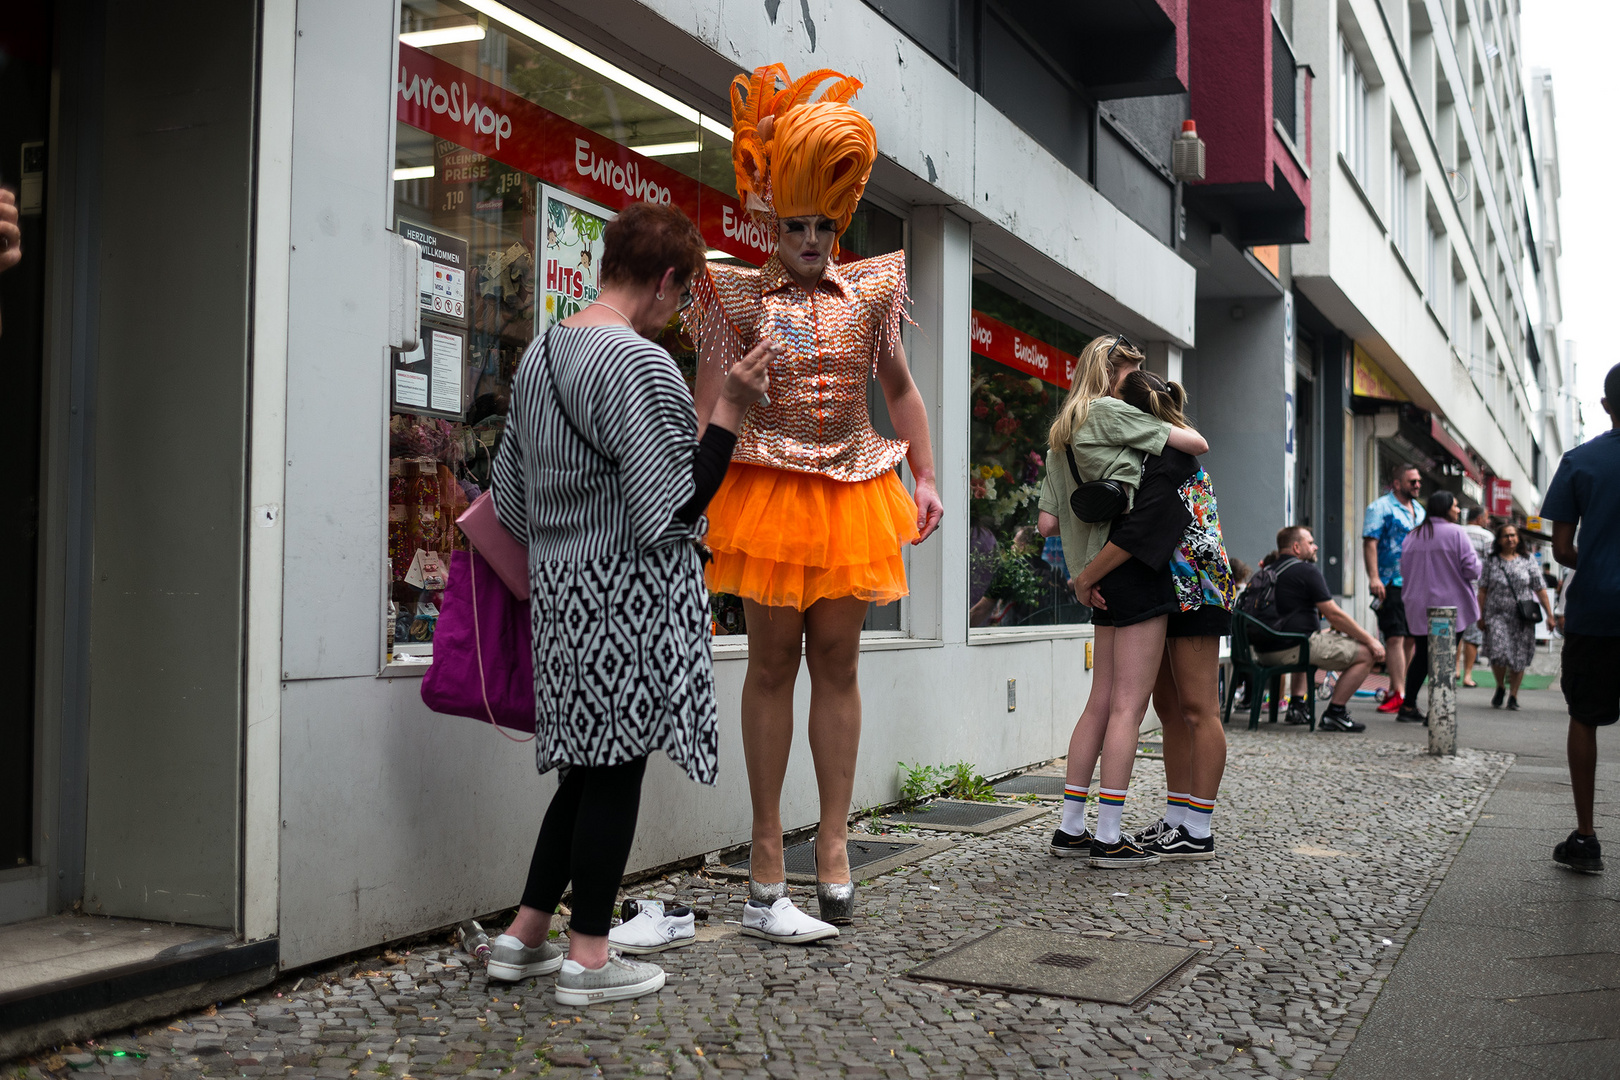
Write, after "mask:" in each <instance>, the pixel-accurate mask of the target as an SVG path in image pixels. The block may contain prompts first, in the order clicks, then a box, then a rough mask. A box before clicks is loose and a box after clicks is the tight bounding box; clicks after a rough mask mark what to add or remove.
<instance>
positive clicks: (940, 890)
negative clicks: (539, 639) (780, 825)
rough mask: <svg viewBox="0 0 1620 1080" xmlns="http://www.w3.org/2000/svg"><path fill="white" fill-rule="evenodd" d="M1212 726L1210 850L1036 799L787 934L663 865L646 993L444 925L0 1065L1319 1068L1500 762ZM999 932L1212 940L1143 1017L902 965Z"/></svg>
mask: <svg viewBox="0 0 1620 1080" xmlns="http://www.w3.org/2000/svg"><path fill="white" fill-rule="evenodd" d="M1229 737H1230V740H1231V761H1230V765H1229V767H1228V770H1227V779H1226V782H1225V784H1224V786H1223V789H1222V792H1221V802H1220V805H1219V806H1218V807H1217V810H1216V817H1215V826H1216V838H1217V841H1218V843H1219V850H1220V857H1219V859H1218V860H1217V861H1215V862H1210V863H1178V864H1166V865H1161V866H1157V867H1150V868H1146V869H1139V870H1134V871H1100V870H1091V869H1088V868H1086V867H1085V866H1084V864H1083V860H1057V859H1053V858H1050V857H1049V856H1048V855H1047V853H1046V843H1047V839H1048V837H1049V836H1050V833H1051V830H1052V828H1053V827H1055V825H1056V822H1057V815H1056V813H1055V810H1054V812H1053V813H1051V814H1048V815H1047V816H1046V817H1045V818H1043V819H1040V820H1037V821H1035V822H1033V823H1031V824H1027V825H1024V826H1020V827H1015V828H1013V829H1009V830H1006V831H1003V832H1000V833H996V834H992V835H989V836H983V837H975V836H964V837H962V838H961V839H960V840H959V842H958V843H957V844H956V846H954V847H953V848H952V849H951V850H949V851H948V852H946V853H944V854H942V855H938V856H935V857H933V858H931V859H928V860H926V861H924V862H922V863H920V864H917V865H915V866H912V867H905V868H902V869H901V870H900V871H898V872H896V873H893V874H889V875H886V876H884V877H881V878H879V879H877V880H875V881H873V882H871V883H870V884H869V885H867V886H866V887H865V888H864V889H863V890H862V891H861V906H862V911H863V917H862V918H861V919H860V921H859V923H858V925H856V926H855V927H852V928H849V929H846V931H845V933H844V935H843V936H841V937H839V938H837V939H835V940H833V941H832V942H829V943H827V944H826V945H824V946H816V947H808V948H806V947H797V948H796V947H791V946H777V945H770V944H767V943H764V942H760V941H757V940H755V939H752V938H745V937H741V936H739V935H737V933H736V929H737V924H736V920H737V919H738V918H739V917H740V904H741V901H742V898H743V896H744V892H743V890H742V889H740V888H739V887H738V885H737V883H735V882H732V881H729V880H726V879H721V878H714V877H709V876H706V875H703V874H691V875H685V876H678V877H671V878H667V879H663V880H661V881H658V882H649V883H644V884H643V885H641V886H638V887H636V888H634V889H632V890H631V892H632V893H633V894H634V895H649V894H660V895H664V896H666V897H670V898H675V899H679V900H681V901H683V902H688V903H693V904H697V905H702V906H706V907H708V909H709V910H710V913H711V914H710V918H709V922H708V925H707V926H706V927H705V928H704V929H703V930H702V931H701V932H700V938H702V939H703V940H700V942H699V943H698V944H697V945H695V946H693V947H691V948H688V949H684V950H679V951H676V952H673V953H666V954H663V956H662V957H661V958H660V962H662V963H663V964H664V965H665V967H666V970H667V971H668V972H669V983H668V986H667V987H666V989H665V990H664V991H663V992H662V993H660V994H658V995H656V996H654V997H651V998H644V999H642V1000H640V1001H635V1002H627V1003H622V1004H618V1005H612V1006H602V1007H596V1008H590V1009H586V1010H574V1009H559V1008H558V1007H557V1006H556V1005H555V1003H554V1002H553V1001H552V998H551V993H550V983H551V981H552V980H551V979H550V978H544V979H538V980H531V981H530V982H528V983H526V984H523V985H520V986H516V987H510V986H506V985H504V984H499V983H497V984H495V985H494V986H493V987H492V986H490V984H489V983H488V982H487V980H486V978H485V976H484V974H483V972H482V971H481V970H476V969H474V968H473V967H471V966H469V965H466V964H463V963H462V960H461V958H459V956H458V954H456V953H454V952H453V951H452V950H451V949H450V948H449V947H448V946H446V945H444V944H443V943H442V941H441V942H435V943H429V944H426V945H419V946H417V947H415V948H413V949H412V950H411V951H409V952H408V953H404V954H398V953H393V952H387V953H383V954H381V955H379V956H376V957H373V958H369V959H367V960H364V961H361V962H360V963H359V964H358V965H356V964H354V963H352V962H351V963H347V964H344V965H341V966H337V967H333V968H330V969H327V970H324V971H306V972H303V973H296V972H295V973H292V974H291V976H290V977H288V978H286V979H284V980H282V981H281V982H278V983H277V984H276V985H275V986H273V987H271V988H269V989H267V990H265V991H263V992H261V993H259V994H256V995H254V996H252V997H250V998H248V999H246V1000H244V1001H239V1002H231V1003H222V1004H221V1005H219V1006H218V1007H217V1008H215V1009H210V1010H208V1011H207V1012H206V1013H197V1014H193V1015H189V1016H186V1017H183V1018H179V1019H176V1020H174V1021H173V1022H171V1023H170V1024H168V1025H159V1026H157V1027H155V1028H150V1029H148V1028H143V1029H141V1030H139V1031H138V1032H125V1033H120V1034H117V1035H112V1036H108V1037H107V1038H106V1039H104V1040H102V1041H101V1042H100V1044H99V1048H101V1049H105V1048H108V1047H119V1048H123V1049H126V1050H139V1051H141V1052H143V1053H144V1054H145V1055H146V1056H145V1057H144V1058H137V1057H134V1056H127V1057H122V1058H112V1057H108V1056H106V1055H105V1054H102V1055H99V1056H98V1055H94V1054H92V1053H89V1051H92V1050H94V1049H96V1048H97V1047H88V1046H85V1047H66V1048H63V1051H62V1052H61V1053H59V1054H56V1055H47V1056H44V1057H42V1058H38V1059H35V1060H34V1061H33V1062H32V1063H30V1064H27V1065H22V1066H15V1065H14V1066H10V1067H7V1068H6V1069H4V1070H0V1077H5V1078H9V1077H13V1076H16V1077H27V1078H29V1080H33V1078H38V1077H41V1076H44V1075H51V1076H54V1077H58V1078H63V1077H66V1076H69V1075H82V1074H88V1075H98V1074H102V1075H109V1076H132V1077H134V1076H138V1077H141V1078H142V1080H148V1078H151V1080H155V1078H157V1077H171V1076H177V1077H193V1076H198V1075H202V1076H221V1077H223V1076H237V1075H240V1076H268V1077H288V1078H293V1080H304V1078H308V1077H320V1078H332V1080H346V1078H348V1077H354V1076H358V1077H360V1078H361V1080H376V1078H379V1077H395V1078H401V1077H406V1076H411V1077H421V1078H427V1077H434V1076H463V1075H464V1076H467V1077H472V1078H474V1080H494V1078H496V1077H498V1076H503V1075H506V1074H509V1073H513V1072H516V1073H517V1074H520V1075H533V1074H540V1075H547V1076H555V1077H563V1076H568V1077H573V1076H598V1075H600V1076H608V1077H620V1076H666V1075H672V1076H676V1077H694V1076H706V1077H728V1078H735V1077H821V1076H848V1077H880V1076H881V1077H902V1076H904V1077H922V1076H929V1077H934V1076H941V1077H957V1076H962V1077H979V1076H982V1077H991V1076H994V1077H1024V1076H1063V1075H1074V1076H1098V1077H1108V1076H1121V1077H1123V1076H1153V1077H1194V1076H1197V1077H1215V1076H1222V1077H1224V1076H1254V1075H1270V1076H1303V1075H1323V1074H1325V1073H1327V1072H1329V1071H1331V1070H1332V1068H1333V1066H1334V1064H1335V1063H1336V1062H1337V1061H1338V1059H1339V1057H1340V1056H1341V1054H1342V1053H1343V1051H1344V1049H1345V1047H1346V1046H1348V1044H1349V1040H1350V1039H1351V1038H1352V1037H1353V1035H1354V1033H1355V1029H1356V1027H1357V1025H1358V1024H1359V1023H1360V1021H1361V1019H1362V1018H1363V1017H1364V1016H1365V1015H1366V1013H1367V1010H1368V1009H1369V1007H1370V1006H1371V1004H1372V1001H1373V998H1374V997H1375V996H1376V995H1377V993H1378V991H1379V988H1380V987H1381V985H1382V983H1383V980H1384V978H1385V977H1386V976H1387V975H1388V973H1389V971H1390V969H1391V967H1392V966H1393V964H1394V962H1395V959H1396V957H1397V955H1398V954H1399V952H1400V949H1401V946H1402V945H1403V944H1404V942H1405V940H1406V937H1407V935H1408V934H1409V933H1410V931H1411V929H1412V928H1413V927H1414V926H1415V925H1416V922H1417V918H1418V916H1419V914H1420V913H1421V911H1422V909H1423V906H1424V904H1425V903H1426V902H1427V900H1428V898H1429V896H1430V895H1431V893H1432V891H1433V889H1434V888H1435V886H1436V885H1437V884H1438V882H1439V880H1440V878H1441V877H1442V876H1443V875H1444V873H1445V871H1446V869H1447V867H1448V866H1449V865H1450V863H1451V860H1452V858H1453V856H1454V855H1455V853H1456V850H1457V848H1458V847H1459V846H1460V844H1461V841H1462V838H1463V836H1464V834H1465V833H1466V832H1467V830H1468V829H1469V827H1470V826H1471V825H1472V823H1473V820H1474V817H1475V815H1477V813H1478V812H1479V808H1480V807H1481V805H1482V804H1483V801H1484V799H1485V797H1486V796H1487V795H1488V794H1489V793H1490V791H1491V790H1492V789H1493V788H1494V786H1495V784H1496V782H1497V780H1498V779H1500V777H1501V775H1502V772H1503V771H1504V769H1505V768H1506V766H1507V763H1508V761H1509V760H1510V759H1509V757H1508V756H1507V755H1502V754H1491V753H1485V752H1479V751H1471V750H1465V751H1463V752H1461V753H1460V754H1459V755H1458V756H1457V757H1456V758H1455V759H1451V760H1444V759H1441V760H1437V759H1432V758H1429V757H1428V756H1427V755H1425V754H1424V753H1422V751H1421V749H1420V748H1417V747H1412V746H1397V745H1393V744H1389V743H1380V742H1375V741H1372V740H1370V739H1366V738H1359V737H1353V736H1341V735H1326V734H1324V735H1315V736H1312V735H1308V734H1305V733H1303V732H1281V731H1277V730H1276V729H1272V730H1268V731H1264V732H1261V733H1258V734H1249V733H1246V732H1233V733H1232V734H1231V735H1230V736H1229ZM1138 764H1139V768H1138V770H1137V775H1136V784H1135V785H1133V790H1132V797H1131V802H1130V804H1129V805H1128V806H1127V814H1126V822H1127V827H1130V826H1132V825H1133V824H1134V825H1135V826H1137V827H1140V826H1143V825H1146V824H1147V823H1148V822H1150V821H1151V820H1153V818H1155V817H1157V815H1158V811H1159V808H1160V806H1159V804H1157V803H1155V802H1151V801H1150V795H1149V793H1159V792H1162V791H1163V772H1162V768H1161V767H1160V766H1159V765H1158V764H1157V763H1155V762H1151V761H1140V762H1139V763H1138ZM1138 793H1141V794H1140V796H1139V794H1138ZM1077 864H1078V865H1077ZM807 891H808V890H801V892H807ZM809 908H810V910H812V911H813V910H814V905H813V899H811V902H810V904H809ZM997 926H1024V927H1037V928H1038V927H1046V928H1050V929H1053V930H1063V931H1070V932H1080V933H1089V934H1101V935H1109V936H1115V935H1117V936H1118V937H1119V938H1122V939H1135V940H1146V941H1154V942H1159V943H1163V944H1176V945H1195V946H1198V947H1200V948H1203V949H1205V950H1207V954H1206V955H1205V956H1204V957H1202V958H1201V962H1200V963H1198V964H1197V965H1196V966H1194V967H1192V968H1190V969H1189V970H1187V971H1186V972H1185V973H1184V974H1183V975H1182V976H1181V977H1180V979H1179V980H1178V981H1176V982H1173V983H1172V984H1170V985H1169V986H1167V987H1165V988H1163V989H1161V990H1160V992H1159V993H1158V994H1157V995H1156V996H1155V997H1154V998H1153V999H1152V1000H1150V1001H1149V1002H1148V1003H1147V1004H1146V1005H1144V1006H1143V1007H1141V1008H1140V1009H1137V1010H1132V1009H1129V1008H1124V1007H1118V1006H1105V1005H1096V1004H1089V1003H1082V1002H1074V1001H1067V1000H1062V999H1056V998H1038V997H1030V996H1023V995H1008V994H1001V993H994V992H989V991H986V992H976V991H973V990H965V989H961V988H952V987H947V986H942V985H939V984H934V983H919V982H915V981H912V980H910V979H908V978H907V977H906V976H905V972H906V971H907V970H908V969H910V968H911V967H913V966H914V965H916V964H917V963H919V962H921V961H923V960H926V959H929V958H930V957H932V956H934V955H935V954H936V953H937V952H938V951H939V950H941V949H943V948H945V947H947V946H950V945H953V944H956V943H959V942H962V941H964V940H967V939H971V938H974V937H977V936H979V935H981V934H983V933H985V932H986V931H989V930H991V929H994V928H995V927H997Z"/></svg>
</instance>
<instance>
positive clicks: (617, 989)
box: [557, 953, 664, 1005]
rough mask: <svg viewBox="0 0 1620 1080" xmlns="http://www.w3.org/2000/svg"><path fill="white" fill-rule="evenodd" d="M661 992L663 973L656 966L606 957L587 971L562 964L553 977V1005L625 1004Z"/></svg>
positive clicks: (570, 964)
mask: <svg viewBox="0 0 1620 1080" xmlns="http://www.w3.org/2000/svg"><path fill="white" fill-rule="evenodd" d="M663 988H664V969H663V968H661V967H659V966H658V965H657V964H646V963H642V962H641V961H639V960H626V959H625V958H624V957H622V956H617V955H615V954H613V953H608V959H607V963H605V964H603V965H602V966H601V967H599V968H588V967H585V966H584V965H582V964H578V963H575V962H574V961H573V960H564V961H563V964H562V971H561V972H559V973H558V975H557V1004H559V1005H595V1004H597V1003H599V1002H603V1001H628V1000H629V999H630V998H638V997H641V996H642V995H643V994H651V993H655V992H656V991H659V990H662V989H663Z"/></svg>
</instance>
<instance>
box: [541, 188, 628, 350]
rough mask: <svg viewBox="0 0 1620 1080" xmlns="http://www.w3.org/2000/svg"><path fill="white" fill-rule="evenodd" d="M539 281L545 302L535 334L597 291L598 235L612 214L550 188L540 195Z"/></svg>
mask: <svg viewBox="0 0 1620 1080" xmlns="http://www.w3.org/2000/svg"><path fill="white" fill-rule="evenodd" d="M540 204H541V210H540V220H539V230H540V235H539V236H538V237H537V238H536V242H535V248H536V250H537V251H539V252H540V281H541V285H542V290H543V292H544V293H545V297H546V302H545V305H544V307H543V308H539V309H537V314H538V317H539V318H540V319H541V323H540V326H539V328H538V329H539V331H540V332H542V333H543V332H544V331H545V330H547V329H548V328H549V327H551V326H552V325H553V324H554V323H556V322H557V321H559V320H561V319H566V318H568V316H570V315H572V314H574V313H575V312H577V311H579V310H580V309H582V308H584V307H585V306H587V305H588V304H590V303H591V302H592V301H594V300H595V299H596V296H597V293H598V292H599V291H600V282H601V266H602V231H603V230H604V229H606V228H607V223H608V222H609V221H612V220H613V218H614V216H615V215H614V213H613V211H611V210H609V209H607V208H606V207H604V206H599V205H598V204H596V203H593V202H590V201H589V200H586V199H581V198H580V197H579V196H577V195H570V194H569V193H568V192H566V191H562V190H561V189H559V188H554V187H542V188H541V189H540Z"/></svg>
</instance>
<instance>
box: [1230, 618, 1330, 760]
mask: <svg viewBox="0 0 1620 1080" xmlns="http://www.w3.org/2000/svg"><path fill="white" fill-rule="evenodd" d="M1253 628H1258V629H1260V630H1262V631H1264V632H1265V633H1266V635H1267V636H1268V637H1270V638H1271V639H1274V640H1276V641H1279V642H1282V644H1280V645H1278V646H1277V647H1276V649H1267V650H1266V651H1267V652H1274V651H1280V650H1282V649H1289V648H1292V647H1294V646H1295V645H1299V646H1301V649H1300V656H1302V657H1303V658H1304V662H1303V663H1298V664H1285V665H1281V666H1278V667H1267V666H1265V665H1264V664H1262V663H1260V661H1259V660H1258V659H1257V658H1256V656H1255V653H1254V649H1253V647H1252V646H1250V644H1249V634H1250V632H1251V629H1253ZM1310 657H1311V635H1309V634H1293V633H1285V632H1283V631H1281V630H1273V629H1271V627H1269V626H1267V625H1266V624H1265V623H1263V622H1261V621H1260V620H1259V619H1256V618H1255V617H1254V616H1252V615H1246V614H1244V613H1243V612H1241V611H1234V612H1232V677H1231V679H1229V680H1228V681H1227V684H1226V710H1225V712H1223V713H1222V714H1221V723H1223V724H1226V723H1230V722H1231V720H1232V702H1233V700H1234V699H1235V698H1236V697H1237V686H1238V681H1239V680H1240V679H1242V678H1243V677H1244V676H1248V682H1249V698H1250V701H1249V730H1250V731H1257V730H1259V727H1260V697H1261V694H1262V693H1263V691H1264V689H1265V688H1266V687H1267V686H1270V687H1271V722H1272V723H1273V724H1275V723H1276V722H1277V706H1278V705H1279V704H1281V702H1282V677H1283V676H1284V675H1292V674H1293V673H1294V672H1296V671H1303V672H1304V673H1305V688H1306V689H1305V705H1306V709H1307V711H1308V712H1309V713H1310V718H1311V730H1312V731H1315V730H1316V665H1315V664H1313V663H1311V662H1310Z"/></svg>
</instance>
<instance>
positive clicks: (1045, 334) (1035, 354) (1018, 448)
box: [968, 266, 1100, 627]
mask: <svg viewBox="0 0 1620 1080" xmlns="http://www.w3.org/2000/svg"><path fill="white" fill-rule="evenodd" d="M1015 293H1016V286H1014V285H1012V284H1011V283H1009V282H1006V281H1005V280H1003V279H1000V278H999V277H997V276H996V275H995V273H994V272H993V271H991V270H989V269H988V268H986V267H983V266H976V267H975V269H974V281H973V311H972V313H971V318H972V348H973V355H972V362H971V368H970V370H971V373H972V379H973V383H972V391H971V416H972V419H971V424H972V434H971V439H972V441H971V446H972V457H971V458H970V460H969V464H968V469H969V477H968V479H969V484H970V493H969V494H970V501H969V513H970V518H971V526H970V533H969V538H968V625H969V626H972V627H1030V626H1051V625H1054V624H1059V623H1084V622H1089V621H1090V619H1091V611H1090V609H1089V608H1087V607H1085V606H1084V605H1082V604H1080V603H1078V602H1077V601H1076V600H1075V598H1074V593H1073V591H1072V590H1071V589H1070V588H1069V586H1068V578H1069V572H1068V569H1067V568H1066V566H1065V565H1064V561H1063V542H1062V541H1061V540H1060V539H1059V538H1058V537H1055V536H1054V537H1050V538H1047V539H1042V537H1041V535H1040V533H1039V532H1038V531H1037V530H1036V517H1037V513H1038V506H1037V504H1038V502H1039V499H1040V489H1041V478H1042V476H1043V475H1044V473H1045V470H1046V467H1047V462H1046V456H1047V444H1046V434H1047V429H1048V428H1049V427H1050V426H1051V423H1052V417H1053V415H1054V414H1055V413H1056V411H1057V408H1058V406H1059V405H1060V404H1061V403H1062V401H1063V397H1064V395H1065V394H1066V393H1067V392H1068V388H1069V381H1070V377H1071V376H1072V374H1073V372H1074V363H1075V360H1074V358H1075V356H1076V355H1077V354H1078V353H1079V352H1080V350H1081V349H1083V348H1084V347H1085V344H1086V342H1088V341H1090V340H1091V339H1092V338H1093V337H1095V336H1096V334H1097V333H1099V332H1100V331H1097V330H1094V329H1091V328H1087V327H1085V326H1084V324H1083V323H1081V322H1080V321H1079V320H1075V319H1072V318H1068V317H1060V316H1059V315H1058V314H1056V313H1054V312H1052V311H1049V310H1042V309H1040V308H1037V307H1036V306H1035V304H1034V302H1033V300H1032V299H1024V298H1020V297H1019V296H1018V295H1015Z"/></svg>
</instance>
